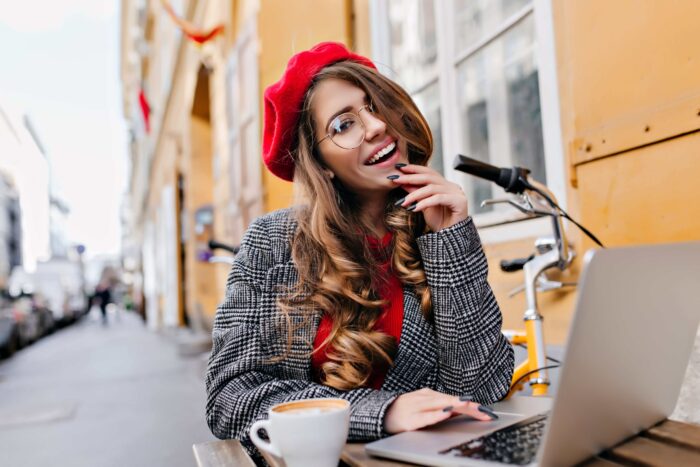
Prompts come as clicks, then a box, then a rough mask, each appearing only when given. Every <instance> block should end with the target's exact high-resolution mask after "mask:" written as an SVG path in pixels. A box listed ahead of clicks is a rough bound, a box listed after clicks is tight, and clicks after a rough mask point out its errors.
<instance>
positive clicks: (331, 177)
mask: <svg viewBox="0 0 700 467" xmlns="http://www.w3.org/2000/svg"><path fill="white" fill-rule="evenodd" d="M326 174H328V178H330V179H331V180H333V179H334V178H335V174H334V173H333V172H332V171H330V170H329V171H327V172H326Z"/></svg>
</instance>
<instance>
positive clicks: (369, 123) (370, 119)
mask: <svg viewBox="0 0 700 467" xmlns="http://www.w3.org/2000/svg"><path fill="white" fill-rule="evenodd" d="M361 118H362V119H363V121H364V125H365V141H372V140H373V139H374V138H376V137H377V136H382V135H384V133H386V123H384V121H383V120H382V119H381V118H379V117H377V115H376V114H373V113H370V112H362V116H361Z"/></svg>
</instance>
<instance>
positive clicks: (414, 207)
mask: <svg viewBox="0 0 700 467" xmlns="http://www.w3.org/2000/svg"><path fill="white" fill-rule="evenodd" d="M417 204H418V203H413V204H412V205H410V206H409V207H407V208H406V210H407V211H413V210H414V209H416V205H417Z"/></svg>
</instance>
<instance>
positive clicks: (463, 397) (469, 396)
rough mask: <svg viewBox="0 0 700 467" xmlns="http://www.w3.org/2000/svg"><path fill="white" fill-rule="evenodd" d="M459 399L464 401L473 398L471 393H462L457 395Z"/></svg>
mask: <svg viewBox="0 0 700 467" xmlns="http://www.w3.org/2000/svg"><path fill="white" fill-rule="evenodd" d="M459 400H460V401H462V402H464V401H471V400H474V399H472V395H471V394H464V395H463V396H459Z"/></svg>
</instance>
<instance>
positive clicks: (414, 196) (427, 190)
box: [399, 183, 448, 207]
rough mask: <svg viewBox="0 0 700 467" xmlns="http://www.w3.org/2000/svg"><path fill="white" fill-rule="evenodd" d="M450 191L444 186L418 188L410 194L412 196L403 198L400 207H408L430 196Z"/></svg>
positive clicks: (431, 185)
mask: <svg viewBox="0 0 700 467" xmlns="http://www.w3.org/2000/svg"><path fill="white" fill-rule="evenodd" d="M412 186H417V185H412ZM447 192H448V189H447V188H446V187H444V186H442V185H435V184H433V183H431V184H430V185H425V186H423V187H420V188H417V189H416V190H412V191H411V192H409V193H410V194H409V195H407V196H406V197H404V198H401V203H400V204H399V205H400V206H403V207H406V206H408V205H410V204H413V203H415V202H416V201H420V200H422V199H424V198H427V197H428V196H430V195H435V194H438V193H447Z"/></svg>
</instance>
